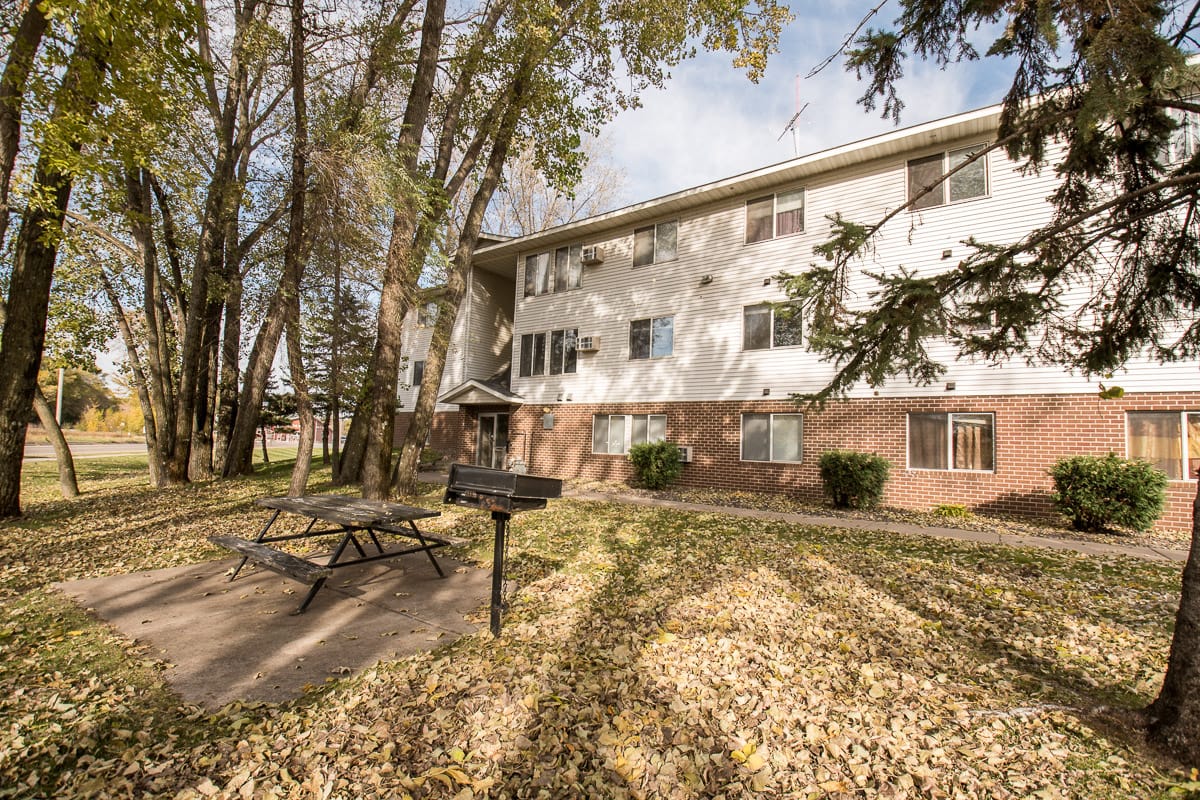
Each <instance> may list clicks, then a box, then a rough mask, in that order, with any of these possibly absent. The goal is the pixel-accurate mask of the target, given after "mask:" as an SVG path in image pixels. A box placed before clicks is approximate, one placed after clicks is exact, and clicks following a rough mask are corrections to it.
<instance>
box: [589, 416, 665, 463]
mask: <svg viewBox="0 0 1200 800" xmlns="http://www.w3.org/2000/svg"><path fill="white" fill-rule="evenodd" d="M666 438H667V415H666V414H596V415H595V416H594V417H592V452H593V453H600V454H605V453H607V454H609V455H620V454H622V453H628V452H629V448H630V447H632V446H633V445H635V444H645V443H646V442H661V441H662V440H663V439H666Z"/></svg>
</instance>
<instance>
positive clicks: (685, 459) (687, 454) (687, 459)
mask: <svg viewBox="0 0 1200 800" xmlns="http://www.w3.org/2000/svg"><path fill="white" fill-rule="evenodd" d="M679 461H680V463H682V464H690V463H692V448H691V447H690V446H688V445H686V444H681V445H679Z"/></svg>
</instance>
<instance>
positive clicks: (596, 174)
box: [483, 137, 625, 236]
mask: <svg viewBox="0 0 1200 800" xmlns="http://www.w3.org/2000/svg"><path fill="white" fill-rule="evenodd" d="M579 152H580V155H581V156H582V157H583V159H584V163H583V166H582V169H581V170H580V174H579V178H578V181H577V182H575V183H574V184H573V185H569V186H556V185H554V184H553V183H551V182H550V181H549V180H547V178H546V175H545V174H544V172H543V170H542V169H541V168H540V166H539V164H538V163H537V159H536V154H535V153H534V152H533V150H532V148H528V147H527V148H524V149H522V150H520V151H519V152H517V153H515V154H514V155H513V156H511V157H510V158H509V159H508V163H507V164H506V165H505V169H504V180H503V181H502V182H501V183H500V186H499V188H497V190H496V197H495V199H494V200H493V201H492V203H491V205H490V206H489V207H488V211H487V216H486V217H484V222H483V225H484V230H485V231H487V232H488V233H498V234H502V235H504V236H528V235H530V234H533V233H538V232H539V231H544V230H546V229H547V228H552V227H554V226H556V225H566V224H567V223H569V222H574V221H575V220H577V219H583V218H585V217H591V216H595V215H596V214H601V213H603V212H605V211H608V210H610V209H612V208H613V207H614V206H615V205H616V203H617V201H618V199H619V196H620V194H621V189H622V187H623V184H624V181H625V175H624V173H623V172H622V171H621V170H620V168H618V167H617V166H616V165H615V164H613V163H612V161H611V160H610V159H611V154H610V152H609V150H608V149H607V147H606V145H605V142H604V140H603V139H601V138H597V137H588V138H586V139H584V140H583V141H582V143H581V144H580V147H579Z"/></svg>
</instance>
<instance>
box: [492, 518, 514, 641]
mask: <svg viewBox="0 0 1200 800" xmlns="http://www.w3.org/2000/svg"><path fill="white" fill-rule="evenodd" d="M511 517H512V515H511V514H508V513H507V512H504V511H493V512H492V519H494V520H495V521H496V541H495V543H494V545H493V546H492V620H491V627H492V636H493V637H499V636H500V612H501V611H502V610H503V609H502V607H503V605H504V547H505V541H504V540H505V537H506V536H507V535H508V520H509V519H510V518H511Z"/></svg>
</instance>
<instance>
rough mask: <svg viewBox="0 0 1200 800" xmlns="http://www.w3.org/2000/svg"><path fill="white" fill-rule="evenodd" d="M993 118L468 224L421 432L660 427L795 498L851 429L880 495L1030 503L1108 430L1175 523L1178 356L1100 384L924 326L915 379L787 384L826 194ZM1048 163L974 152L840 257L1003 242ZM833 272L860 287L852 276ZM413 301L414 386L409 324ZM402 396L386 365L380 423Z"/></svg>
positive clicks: (903, 168) (739, 482)
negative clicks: (543, 216)
mask: <svg viewBox="0 0 1200 800" xmlns="http://www.w3.org/2000/svg"><path fill="white" fill-rule="evenodd" d="M998 118H999V108H998V107H992V108H986V109H982V110H979V111H974V112H969V113H965V114H961V115H957V116H955V117H951V118H948V119H944V120H939V121H936V122H931V123H927V124H923V125H918V126H915V127H911V128H907V129H903V130H897V131H894V132H890V133H888V134H885V135H881V136H876V137H873V138H871V139H867V140H863V141H860V142H855V143H852V144H847V145H844V146H841V147H836V148H832V149H829V150H825V151H821V152H818V153H814V154H812V155H808V156H804V157H801V158H797V159H793V160H790V161H787V162H784V163H781V164H777V165H773V166H770V167H766V168H763V169H760V170H756V171H754V172H750V173H746V174H744V175H739V176H736V177H732V178H728V179H725V180H721V181H716V182H713V183H709V184H705V185H703V186H698V187H695V188H691V189H687V190H685V191H681V192H677V193H675V194H671V195H667V196H665V197H660V198H656V199H653V200H649V201H646V202H643V203H638V204H636V205H632V206H629V207H627V208H622V209H619V210H617V211H613V212H610V213H606V214H602V215H598V216H595V217H592V218H589V219H585V220H581V221H578V222H575V223H572V224H569V225H564V226H561V227H558V228H554V229H551V230H547V231H544V232H542V233H539V234H536V235H532V236H527V237H523V238H519V239H512V240H508V241H502V242H496V243H492V244H489V245H487V246H484V247H481V248H480V249H479V251H478V252H477V253H476V257H475V264H474V272H473V277H472V280H471V282H470V285H469V290H468V299H467V302H466V303H465V304H464V310H463V311H462V313H461V314H460V317H459V319H458V320H457V322H456V327H455V335H454V344H453V345H452V348H451V354H450V358H448V361H447V367H446V370H445V374H444V376H443V382H442V387H443V389H442V394H441V396H440V398H439V399H440V404H439V414H438V421H437V424H436V426H435V432H434V437H433V439H432V441H431V444H432V445H433V446H434V447H436V448H438V449H440V450H443V451H444V452H448V453H449V454H450V455H451V457H453V458H456V459H459V460H464V461H470V462H473V463H480V464H486V465H490V466H498V467H508V466H510V465H512V464H513V463H514V462H520V464H521V465H523V466H524V468H526V469H528V470H529V471H530V472H533V473H539V474H547V475H554V476H556V477H565V478H582V479H604V480H619V481H623V480H628V479H629V478H630V477H631V475H632V472H631V469H630V465H629V463H628V460H627V458H626V454H627V453H628V451H629V448H630V447H631V446H632V445H634V444H637V443H639V442H644V441H650V440H655V439H662V438H665V439H669V440H670V441H672V442H675V443H677V444H679V445H681V446H683V447H685V448H686V450H685V452H686V453H687V457H688V462H687V464H686V465H685V467H684V470H683V475H682V478H681V481H680V482H681V484H682V485H685V486H694V487H715V488H727V489H731V490H754V491H776V492H786V493H789V494H793V495H798V496H800V497H803V498H807V499H812V500H819V499H820V497H821V482H820V477H819V473H818V470H817V460H818V458H819V457H820V454H821V453H822V452H824V451H825V450H828V449H832V448H849V449H855V450H864V451H870V452H875V453H878V454H879V455H882V456H883V457H885V458H887V459H888V461H889V462H891V465H892V473H891V478H890V480H889V482H888V485H887V490H886V494H885V499H884V502H885V503H886V504H889V505H893V506H899V507H905V508H914V509H928V508H931V507H933V506H935V505H938V504H942V503H952V504H961V505H965V506H967V507H968V508H972V509H976V510H980V511H991V512H1017V513H1027V514H1046V513H1049V512H1050V511H1051V505H1050V500H1049V491H1050V487H1051V484H1050V480H1049V478H1048V477H1047V474H1046V471H1047V469H1048V468H1049V467H1050V465H1051V464H1052V463H1053V462H1054V461H1056V460H1057V459H1059V458H1061V457H1063V456H1067V455H1072V454H1077V453H1090V454H1104V453H1108V452H1115V453H1118V454H1121V455H1126V456H1138V457H1144V458H1148V459H1150V460H1152V461H1154V462H1155V463H1156V464H1158V465H1159V466H1160V467H1161V468H1162V469H1164V470H1165V471H1166V472H1167V474H1168V476H1169V477H1170V478H1171V483H1170V488H1169V505H1168V509H1167V511H1166V513H1165V514H1164V517H1163V519H1162V521H1161V524H1162V525H1163V526H1167V527H1186V526H1187V525H1189V524H1190V516H1191V510H1190V506H1191V499H1192V497H1193V496H1194V494H1195V483H1194V481H1195V476H1196V468H1197V467H1200V391H1197V389H1198V388H1200V385H1198V383H1197V378H1198V375H1197V366H1198V365H1197V364H1196V363H1194V362H1192V363H1177V364H1169V365H1161V364H1157V363H1152V362H1149V361H1146V362H1137V363H1131V364H1130V365H1129V366H1128V369H1127V370H1126V371H1125V372H1124V373H1122V374H1119V375H1116V376H1114V377H1113V378H1112V379H1111V381H1110V382H1111V383H1113V384H1119V385H1120V386H1121V387H1123V388H1124V389H1125V394H1124V396H1123V397H1121V398H1119V399H1102V398H1101V397H1100V394H1099V391H1100V387H1099V385H1098V383H1097V382H1096V381H1095V380H1094V379H1093V380H1089V379H1086V378H1084V377H1082V376H1080V375H1072V374H1070V373H1068V372H1064V371H1063V369H1062V368H1061V367H1057V366H1045V367H1042V366H1029V365H1027V364H1025V363H1024V362H1023V361H1020V362H1018V361H1014V362H1011V363H1005V364H1003V365H989V364H987V363H984V362H977V361H971V360H963V359H958V358H956V354H955V352H953V351H952V350H951V349H950V348H949V345H943V346H942V347H941V350H940V353H939V355H940V357H941V359H940V360H942V361H943V363H945V364H946V365H947V366H948V370H947V372H946V374H945V376H943V379H942V380H940V381H939V382H938V383H937V384H936V385H931V386H919V385H916V384H913V383H911V382H908V381H906V380H905V379H904V378H903V377H902V376H900V377H897V378H896V379H895V380H892V381H889V382H888V383H887V384H886V385H884V386H881V387H878V388H871V387H867V386H860V387H857V388H856V389H855V390H854V391H853V392H852V393H851V396H850V399H848V400H847V401H845V402H834V403H830V404H829V405H828V406H826V408H825V409H824V410H821V411H814V410H810V409H806V408H802V407H798V406H797V405H795V404H794V403H792V402H791V401H790V400H789V395H791V394H792V393H803V392H811V391H815V390H817V389H819V388H821V387H822V386H824V385H825V384H826V383H827V382H828V380H829V379H830V377H831V375H832V367H831V365H829V364H828V363H825V362H823V361H821V360H820V359H819V358H818V357H817V356H816V355H814V354H813V353H810V352H808V351H807V349H806V348H805V346H804V345H805V338H804V337H805V325H804V319H803V315H802V314H799V313H796V314H790V313H788V312H787V309H786V307H780V306H779V305H778V304H779V303H781V302H783V301H786V300H787V298H786V296H785V295H784V293H783V292H782V290H781V288H780V286H779V282H778V280H777V278H776V276H777V275H778V274H779V273H780V272H784V271H787V272H800V271H803V270H804V269H806V268H807V267H808V266H809V265H810V264H812V263H814V261H815V260H816V258H817V257H816V256H814V254H813V247H814V245H817V244H819V243H821V242H822V241H823V240H824V239H825V238H826V237H827V236H828V234H829V222H828V217H829V216H830V215H833V214H835V213H840V214H841V215H842V216H843V217H845V218H848V219H851V220H854V221H859V222H874V221H876V220H878V219H880V218H881V217H882V216H883V215H884V214H886V213H888V212H889V211H893V210H895V209H897V208H899V207H900V206H902V205H903V204H904V203H906V202H907V200H908V199H909V197H910V196H912V195H911V194H910V193H913V192H916V191H917V190H918V189H919V188H920V187H924V186H928V185H930V184H933V183H937V181H938V179H940V178H941V177H942V176H943V175H945V174H946V173H947V172H949V171H950V170H951V169H953V168H954V167H956V166H958V165H959V164H961V163H963V161H964V160H966V159H967V158H968V157H969V156H970V155H971V154H973V153H975V152H978V150H979V149H980V148H981V147H983V146H984V145H986V144H987V143H988V142H989V141H992V140H994V138H995V131H996V126H997V122H998ZM1053 182H1054V177H1053V175H1052V174H1051V172H1050V171H1049V170H1046V171H1043V173H1042V174H1029V173H1023V172H1022V171H1021V170H1020V169H1019V167H1018V165H1017V164H1015V163H1013V162H1011V161H1009V160H1008V159H1007V158H1006V157H1005V156H1004V155H1003V154H1002V153H1000V152H992V153H989V154H988V155H987V156H986V157H985V158H982V159H980V160H978V161H976V162H975V163H974V164H972V165H970V166H969V167H967V168H965V169H963V170H961V171H959V172H957V173H955V174H954V175H953V176H952V177H951V178H949V179H948V180H947V181H946V182H945V183H944V184H941V185H940V186H939V188H937V189H935V190H934V191H932V192H930V193H929V194H928V195H926V196H924V197H923V198H921V199H920V200H919V201H918V202H917V203H916V204H915V205H914V207H913V208H912V209H909V210H905V211H903V212H901V213H900V214H898V215H897V216H896V217H895V218H894V219H892V220H891V222H889V223H888V225H887V226H885V227H884V228H883V230H882V232H881V234H880V235H879V237H878V239H877V241H876V242H875V247H874V248H873V250H872V251H871V252H870V254H869V255H868V256H866V257H865V258H864V259H863V260H862V262H861V263H860V264H858V269H859V270H860V272H861V271H862V270H869V271H873V272H887V271H895V270H899V269H901V268H905V269H909V270H914V269H915V270H921V271H926V270H938V269H944V268H946V267H947V266H948V265H950V264H953V263H955V262H956V261H957V260H958V259H960V258H962V257H964V256H965V255H967V252H968V251H967V247H966V246H965V245H964V244H963V242H964V240H966V239H967V238H968V237H974V238H976V239H978V240H981V241H986V242H991V243H1004V242H1010V241H1014V240H1016V239H1018V238H1019V237H1020V236H1021V235H1023V234H1024V233H1026V232H1028V231H1029V230H1031V229H1033V228H1034V227H1036V226H1038V225H1040V224H1041V223H1043V222H1044V221H1045V220H1046V219H1048V216H1049V214H1050V208H1049V206H1048V205H1047V203H1046V202H1045V198H1046V197H1047V196H1048V195H1049V194H1050V193H1051V191H1052V189H1053V185H1054V183H1053ZM860 278H861V276H860ZM851 288H852V289H856V290H857V291H858V294H859V297H860V300H861V302H869V297H868V296H867V295H868V283H866V282H865V280H858V281H852V284H851ZM422 313H424V314H428V312H427V311H423V312H422ZM416 317H417V315H416V314H414V315H413V318H411V319H410V320H409V323H410V328H411V330H410V331H408V332H407V333H408V335H406V337H405V348H406V354H407V355H408V357H409V359H410V360H409V362H408V363H409V368H410V372H409V373H407V380H402V383H405V384H406V385H412V386H415V385H416V384H417V383H418V380H417V377H418V376H416V375H414V374H413V371H415V369H416V368H417V367H416V365H418V364H420V363H421V360H420V358H419V357H420V355H421V353H423V352H424V350H423V349H422V348H423V347H427V341H428V336H427V335H424V336H423V331H427V330H428V328H422V327H420V323H421V322H422V320H418V319H416ZM424 322H425V323H428V319H425V320H424ZM934 349H935V350H937V348H936V347H935V348H934ZM414 400H415V388H414V389H405V388H402V390H401V395H400V398H399V402H400V404H401V409H400V417H399V419H400V423H401V424H400V425H399V426H398V428H399V429H400V432H401V433H403V430H404V428H405V425H404V416H405V412H404V408H405V407H409V408H411V403H412V402H413V401H414ZM406 404H407V406H406Z"/></svg>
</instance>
